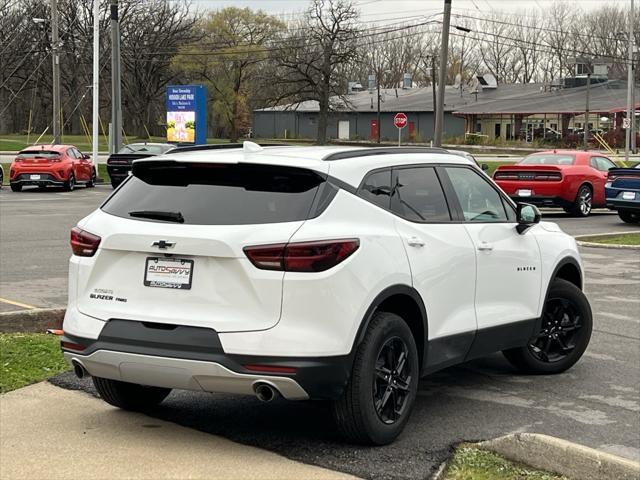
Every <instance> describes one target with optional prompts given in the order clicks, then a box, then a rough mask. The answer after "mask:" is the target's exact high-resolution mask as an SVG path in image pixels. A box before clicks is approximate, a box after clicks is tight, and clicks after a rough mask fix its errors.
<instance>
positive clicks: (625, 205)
mask: <svg viewBox="0 0 640 480" xmlns="http://www.w3.org/2000/svg"><path fill="white" fill-rule="evenodd" d="M607 207H608V208H611V209H613V210H630V211H634V212H640V201H638V200H617V199H613V198H607Z"/></svg>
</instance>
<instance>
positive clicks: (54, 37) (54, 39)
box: [51, 0, 60, 145]
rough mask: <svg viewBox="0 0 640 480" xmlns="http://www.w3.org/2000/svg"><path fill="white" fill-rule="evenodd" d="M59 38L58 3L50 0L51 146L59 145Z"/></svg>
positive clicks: (55, 0)
mask: <svg viewBox="0 0 640 480" xmlns="http://www.w3.org/2000/svg"><path fill="white" fill-rule="evenodd" d="M59 48H60V38H59V37H58V2H57V0H51V55H52V62H53V81H52V86H53V92H52V96H53V102H52V103H53V123H52V126H53V144H54V145H58V144H59V143H60V55H59V54H58V49H59Z"/></svg>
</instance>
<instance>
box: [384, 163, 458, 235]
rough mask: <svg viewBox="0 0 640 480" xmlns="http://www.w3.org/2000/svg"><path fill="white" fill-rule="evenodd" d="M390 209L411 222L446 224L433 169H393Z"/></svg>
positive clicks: (443, 201)
mask: <svg viewBox="0 0 640 480" xmlns="http://www.w3.org/2000/svg"><path fill="white" fill-rule="evenodd" d="M392 185H393V192H392V196H391V210H392V211H393V212H394V213H395V214H396V215H398V216H400V217H402V218H404V219H406V220H410V221H412V222H425V223H427V222H448V221H450V220H451V215H450V213H449V207H448V206H447V201H446V199H445V196H444V192H443V191H442V186H441V185H440V181H439V180H438V176H437V175H436V171H435V169H434V168H433V167H417V168H398V169H394V170H393V180H392Z"/></svg>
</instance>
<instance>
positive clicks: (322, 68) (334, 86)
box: [269, 0, 358, 144]
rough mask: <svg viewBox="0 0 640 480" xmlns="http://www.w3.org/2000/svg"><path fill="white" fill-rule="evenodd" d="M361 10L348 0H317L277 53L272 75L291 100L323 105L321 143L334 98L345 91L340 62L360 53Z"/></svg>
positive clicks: (321, 108) (284, 95)
mask: <svg viewBox="0 0 640 480" xmlns="http://www.w3.org/2000/svg"><path fill="white" fill-rule="evenodd" d="M357 16H358V13H357V11H356V10H355V8H354V7H353V5H352V4H351V3H350V2H348V1H345V0H314V1H313V4H312V6H311V8H310V9H309V10H308V11H307V14H306V16H305V18H304V19H303V20H302V22H300V23H298V24H294V25H292V26H291V27H290V29H289V36H288V38H287V40H288V43H287V44H285V45H284V46H283V47H282V48H279V49H278V50H277V52H276V53H275V55H274V62H275V66H276V68H275V69H274V74H273V77H271V78H270V79H269V81H270V82H272V83H274V84H275V85H276V86H277V87H279V88H280V97H281V98H287V99H288V100H289V101H304V100H315V101H317V102H318V105H319V115H318V136H317V140H318V143H319V144H324V143H326V140H327V123H328V115H329V110H330V108H331V105H330V99H331V97H332V96H334V95H344V93H345V91H346V88H345V85H346V79H344V78H339V76H338V75H337V71H338V69H339V67H340V65H343V64H346V63H348V62H352V61H354V60H355V59H356V57H357V48H356V38H357V36H358V28H357V27H356V24H355V20H356V19H357Z"/></svg>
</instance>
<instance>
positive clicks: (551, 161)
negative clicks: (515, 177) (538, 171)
mask: <svg viewBox="0 0 640 480" xmlns="http://www.w3.org/2000/svg"><path fill="white" fill-rule="evenodd" d="M575 161H576V157H575V155H570V154H567V153H536V154H535V155H529V156H528V157H525V158H523V159H522V160H521V161H520V164H521V165H573V164H574V163H575Z"/></svg>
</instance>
